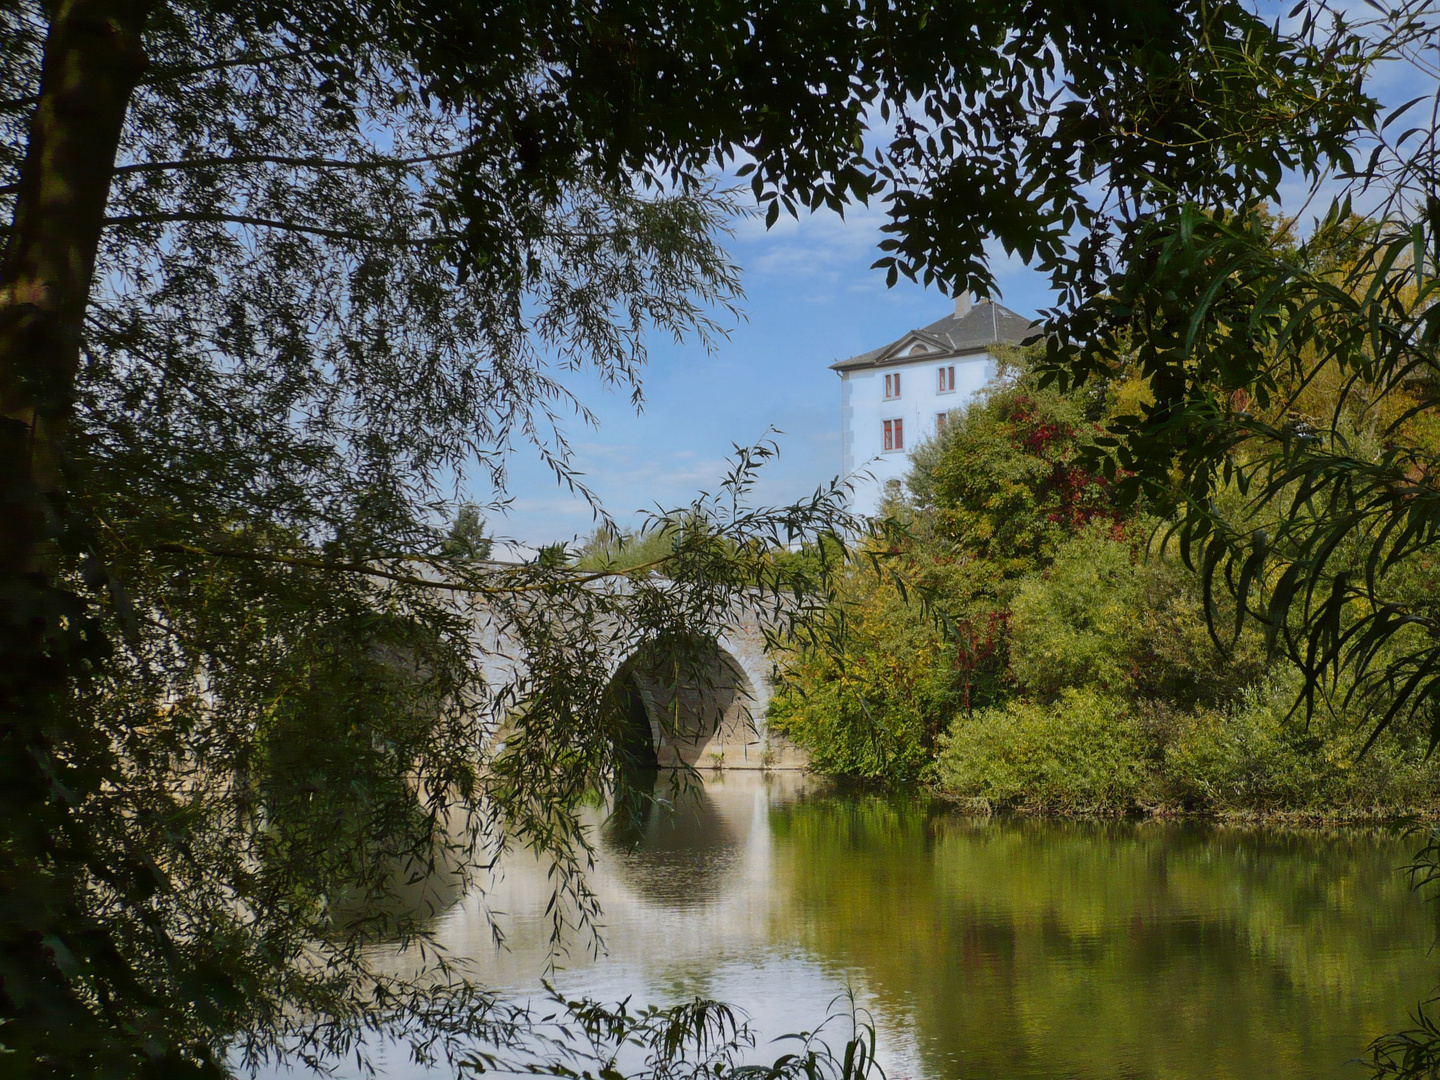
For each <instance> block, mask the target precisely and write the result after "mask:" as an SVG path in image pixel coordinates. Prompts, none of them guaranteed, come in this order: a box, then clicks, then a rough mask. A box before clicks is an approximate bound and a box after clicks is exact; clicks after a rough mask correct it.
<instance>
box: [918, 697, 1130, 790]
mask: <svg viewBox="0 0 1440 1080" xmlns="http://www.w3.org/2000/svg"><path fill="white" fill-rule="evenodd" d="M1146 743H1147V741H1146V739H1145V738H1144V735H1143V733H1142V731H1141V729H1140V727H1139V726H1138V725H1137V724H1136V722H1135V720H1134V717H1133V715H1132V713H1131V711H1130V707H1129V706H1128V705H1127V704H1126V703H1125V702H1124V701H1123V700H1121V699H1119V698H1114V697H1107V696H1105V695H1103V694H1101V693H1098V692H1096V691H1092V690H1080V689H1075V688H1072V687H1067V688H1065V689H1064V690H1062V691H1061V692H1060V694H1059V697H1058V698H1057V699H1056V700H1055V701H1054V702H1053V703H1051V704H1048V705H1042V704H1039V703H1035V702H1025V701H1021V700H1012V701H1009V702H1007V703H1005V704H1004V705H993V706H991V707H989V708H986V709H977V710H976V711H975V712H974V713H972V714H970V715H968V716H962V717H960V718H958V719H957V720H956V721H955V723H954V724H953V725H952V726H951V728H950V730H949V731H948V732H947V733H946V734H945V736H944V737H943V738H942V739H941V742H940V753H939V756H938V757H937V758H936V760H935V778H936V782H937V784H938V786H939V788H940V790H941V791H943V792H945V793H946V794H948V795H952V796H955V797H958V798H963V799H970V800H975V801H978V802H983V803H985V804H988V805H989V806H993V807H1000V808H1012V807H1013V808H1018V809H1024V810H1031V811H1040V812H1061V813H1092V814H1093V813H1101V814H1104V813H1124V812H1125V811H1128V810H1131V809H1133V808H1135V807H1136V806H1137V805H1138V804H1139V802H1140V797H1141V793H1142V790H1143V788H1144V785H1145V781H1146V780H1147V779H1148V776H1149V772H1150V761H1149V757H1148V753H1147V751H1148V747H1147V744H1146Z"/></svg>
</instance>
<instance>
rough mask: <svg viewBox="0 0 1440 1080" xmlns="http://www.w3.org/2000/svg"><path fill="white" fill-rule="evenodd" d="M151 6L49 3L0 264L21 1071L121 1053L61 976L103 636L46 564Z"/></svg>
mask: <svg viewBox="0 0 1440 1080" xmlns="http://www.w3.org/2000/svg"><path fill="white" fill-rule="evenodd" d="M152 3H153V0H62V2H60V3H58V4H55V5H53V6H51V5H47V8H48V10H50V11H51V12H52V13H53V17H52V21H51V23H50V28H49V33H48V36H47V39H46V45H45V55H44V61H43V67H42V70H41V82H40V96H39V102H38V104H37V105H36V107H35V112H34V115H33V116H32V118H31V124H30V131H29V141H28V144H27V147H26V155H25V160H24V164H23V166H22V169H21V174H20V183H19V189H18V193H17V197H16V204H15V219H14V223H13V229H12V231H11V234H10V239H9V245H8V247H7V249H6V250H5V252H4V257H3V262H0V897H3V900H4V903H3V905H0V1020H3V1021H4V1024H3V1031H4V1042H5V1044H6V1046H7V1047H8V1048H9V1050H10V1051H11V1053H9V1054H7V1055H6V1057H7V1059H8V1060H9V1061H10V1063H11V1067H14V1068H16V1069H17V1070H18V1074H19V1075H27V1076H45V1075H64V1074H67V1073H75V1074H77V1075H78V1073H79V1072H81V1071H84V1072H90V1071H99V1069H100V1068H102V1067H103V1066H102V1062H103V1061H105V1059H107V1058H109V1059H111V1061H112V1063H113V1062H114V1061H115V1059H116V1058H117V1057H118V1058H121V1059H127V1058H128V1059H129V1060H130V1061H131V1062H133V1061H134V1054H133V1050H131V1049H130V1048H129V1047H126V1046H125V1042H126V1041H127V1040H126V1039H125V1037H124V1035H123V1034H122V1033H121V1032H119V1031H116V1030H114V1029H113V1025H111V1024H108V1023H106V1022H105V1021H104V1020H103V1019H101V1018H100V1017H97V1016H95V1015H94V1014H93V1012H92V1011H91V1008H90V1007H89V1006H88V1005H87V1004H86V1000H85V998H84V997H83V996H82V995H81V994H79V993H77V988H76V986H75V985H74V984H73V982H72V981H71V975H70V974H67V972H71V973H73V972H74V970H75V965H78V966H79V967H80V968H81V969H85V968H91V969H92V970H93V969H94V963H93V961H94V960H95V959H96V957H97V956H99V955H102V954H106V953H108V952H109V950H107V949H106V946H105V942H104V936H105V931H104V928H100V927H96V926H94V925H93V923H92V922H91V921H90V917H89V916H88V915H87V914H86V911H85V903H84V900H83V896H84V884H83V883H84V882H85V879H86V876H87V875H86V867H87V865H89V864H90V863H91V861H92V860H91V856H92V855H93V854H94V853H93V852H89V851H87V849H86V843H85V838H84V836H83V834H82V831H81V830H80V829H78V828H77V827H76V822H75V814H74V810H75V807H76V806H77V805H78V804H80V803H81V802H82V801H83V800H84V799H85V797H86V796H87V795H88V794H89V793H90V792H92V791H94V790H95V789H96V788H97V786H98V785H99V784H100V783H101V782H102V781H103V778H104V774H105V769H104V768H103V765H100V763H101V762H103V760H104V757H105V750H106V749H107V748H105V747H104V746H103V742H101V741H100V740H99V739H98V734H99V733H97V732H91V731H87V730H86V726H85V725H84V722H83V719H82V718H80V717H76V716H73V715H71V714H70V710H68V709H67V708H66V707H65V699H66V697H67V693H66V690H67V686H68V685H69V683H70V681H71V680H72V679H74V678H76V677H77V676H78V675H79V674H80V672H81V670H82V668H83V666H84V664H86V663H87V662H88V661H89V660H90V659H93V655H94V653H95V652H96V650H97V649H99V648H100V647H101V646H100V640H99V635H98V634H97V633H96V632H95V628H94V627H92V626H87V623H88V620H87V618H86V616H85V610H86V604H85V602H84V601H83V600H82V598H80V597H78V596H76V595H74V594H73V593H72V592H70V591H68V590H67V589H66V588H64V586H63V582H62V581H61V580H59V575H58V571H59V569H60V567H61V566H62V565H66V564H67V563H68V564H69V565H72V566H73V565H74V564H73V563H72V562H70V560H71V559H73V558H74V557H75V556H77V555H80V554H82V552H83V547H84V545H83V544H81V543H80V542H79V537H80V536H81V535H83V530H80V529H77V528H76V527H75V525H74V522H73V520H72V519H71V517H70V515H68V514H67V513H66V512H65V509H64V498H63V491H62V483H61V479H62V464H63V453H64V452H63V449H62V446H61V439H62V437H63V435H64V432H65V428H66V425H67V422H68V421H69V419H70V416H71V411H72V408H73V397H74V387H75V375H76V371H77V368H78V364H79V357H80V345H81V338H82V332H83V327H84V318H85V310H86V307H87V305H88V303H89V298H90V290H91V279H92V278H93V276H94V271H95V258H96V252H97V249H98V247H99V243H100V234H101V230H102V228H103V222H104V217H105V206H106V202H107V200H108V199H109V192H110V181H111V176H112V173H113V170H114V165H115V156H116V153H117V150H118V147H119V143H120V132H121V128H122V126H123V124H124V122H125V115H126V112H127V110H128V108H129V104H130V99H131V96H132V94H133V92H134V89H135V85H136V83H137V82H138V80H139V78H140V75H141V73H142V71H143V69H144V63H145V57H144V52H143V50H142V48H141V38H140V32H141V30H142V28H143V25H144V21H145V18H146V16H147V15H148V13H149V10H150V7H151V6H152ZM62 559H63V560H64V562H62ZM87 631H88V632H87ZM97 750H98V751H99V754H98V758H97V755H96V753H95V752H96V751H97ZM97 765H100V767H98V768H97V767H96V766H97ZM97 931H98V934H97ZM61 958H63V959H61ZM62 968H63V969H64V970H62Z"/></svg>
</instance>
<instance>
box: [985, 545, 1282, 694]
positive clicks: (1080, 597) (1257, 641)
mask: <svg viewBox="0 0 1440 1080" xmlns="http://www.w3.org/2000/svg"><path fill="white" fill-rule="evenodd" d="M1152 526H1153V523H1151V522H1145V521H1139V522H1134V523H1131V525H1130V526H1129V527H1128V530H1127V531H1118V530H1117V529H1116V528H1115V527H1114V526H1110V525H1105V524H1103V523H1102V524H1099V525H1096V526H1092V527H1091V528H1089V529H1087V530H1085V531H1084V532H1082V533H1080V534H1079V535H1077V536H1075V537H1074V538H1072V539H1070V540H1068V541H1066V542H1065V543H1064V544H1062V545H1061V546H1060V548H1059V549H1058V551H1057V552H1056V556H1055V561H1054V563H1053V564H1052V565H1051V566H1050V567H1049V568H1048V569H1047V570H1045V571H1043V572H1039V573H1034V574H1031V575H1029V576H1028V577H1026V578H1025V579H1024V580H1023V581H1022V582H1021V584H1020V587H1019V589H1018V590H1017V592H1016V595H1015V599H1014V602H1013V604H1012V606H1011V618H1010V634H1011V642H1010V672H1011V675H1012V676H1013V678H1014V679H1015V681H1016V683H1017V684H1018V685H1019V686H1020V687H1021V688H1022V689H1023V690H1024V691H1026V692H1027V693H1030V694H1035V695H1039V696H1040V697H1041V698H1042V699H1048V698H1053V697H1054V696H1055V695H1056V694H1057V693H1059V692H1060V690H1061V689H1062V688H1064V687H1067V686H1093V687H1095V688H1097V689H1099V690H1101V691H1103V692H1105V693H1111V694H1123V695H1126V696H1129V697H1131V698H1134V699H1139V700H1158V701H1163V702H1166V703H1169V704H1170V705H1172V706H1178V707H1182V708H1189V707H1191V706H1194V705H1196V704H1206V705H1213V704H1215V703H1217V702H1224V701H1227V700H1230V699H1231V698H1233V697H1235V696H1236V695H1238V694H1239V693H1241V692H1242V691H1243V690H1244V689H1245V688H1246V687H1247V686H1248V685H1250V684H1251V683H1252V682H1254V680H1255V679H1257V678H1258V677H1259V676H1260V674H1261V673H1262V672H1263V670H1264V667H1265V649H1264V642H1263V640H1261V637H1260V635H1259V634H1258V633H1255V632H1254V631H1253V630H1251V631H1249V632H1247V633H1245V634H1244V635H1243V636H1242V637H1241V638H1240V639H1239V640H1238V641H1236V642H1235V643H1234V644H1232V645H1231V646H1230V647H1229V648H1228V649H1224V650H1222V649H1221V648H1220V647H1219V646H1218V645H1217V644H1216V642H1215V640H1214V638H1213V636H1212V634H1211V632H1210V627H1209V625H1208V623H1207V620H1206V612H1205V601H1204V597H1203V595H1202V590H1201V587H1200V581H1199V578H1198V577H1197V576H1196V575H1195V574H1194V573H1193V572H1192V571H1191V570H1189V569H1188V568H1187V567H1186V566H1185V565H1184V564H1183V563H1182V562H1181V561H1180V559H1179V558H1178V556H1177V555H1176V554H1175V553H1174V552H1173V550H1172V549H1168V548H1166V547H1164V546H1163V545H1161V544H1159V543H1158V542H1156V543H1152V544H1150V545H1148V550H1147V544H1146V542H1145V537H1146V533H1147V531H1148V530H1149V529H1150V528H1151V527H1152ZM1117 531H1118V535H1117Z"/></svg>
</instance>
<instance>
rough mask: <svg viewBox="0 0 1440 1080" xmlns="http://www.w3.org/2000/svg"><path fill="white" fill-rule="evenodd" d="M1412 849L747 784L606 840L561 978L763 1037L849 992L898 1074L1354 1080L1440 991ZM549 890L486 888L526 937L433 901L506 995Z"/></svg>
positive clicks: (526, 865)
mask: <svg viewBox="0 0 1440 1080" xmlns="http://www.w3.org/2000/svg"><path fill="white" fill-rule="evenodd" d="M1413 846H1414V843H1413V841H1410V840H1406V839H1404V838H1397V837H1394V836H1388V835H1385V834H1383V833H1376V832H1362V831H1341V830H1336V831H1279V830H1259V829H1238V828H1223V827H1212V826H1201V825H1195V824H1166V823H1157V822H1045V821H1028V820H994V819H991V820H978V819H974V818H966V817H962V816H958V815H954V814H949V813H944V812H940V811H937V810H935V809H933V808H931V809H927V808H925V807H924V806H922V805H920V804H917V803H915V802H911V801H906V800H901V799H889V798H884V797H871V796H859V797H844V796H837V795H834V794H827V793H826V789H825V788H824V787H823V786H822V785H820V784H819V783H817V782H815V781H813V780H807V779H805V778H803V777H800V776H794V775H780V776H774V777H761V776H756V775H747V774H734V773H732V774H729V775H727V776H725V778H724V779H723V780H715V781H711V782H708V783H707V784H706V785H705V786H704V788H703V790H702V791H700V792H698V793H697V797H695V798H692V799H691V800H690V801H689V802H682V803H681V804H680V805H679V806H678V807H677V809H676V810H675V812H674V813H673V814H668V815H667V814H664V813H661V812H658V811H657V812H656V813H655V814H654V815H652V817H651V819H650V821H649V823H648V824H647V825H646V826H645V827H644V828H643V829H640V830H638V831H637V832H635V833H631V834H628V835H626V834H621V833H615V832H607V833H605V839H604V841H603V845H602V855H601V860H600V863H599V866H598V868H597V870H596V872H595V875H594V880H593V884H594V887H595V888H596V890H597V891H598V893H599V895H600V896H601V898H602V900H603V902H604V905H605V926H604V931H603V933H604V944H605V947H606V950H607V951H606V954H605V955H603V956H601V957H600V958H598V959H593V958H590V957H589V956H587V954H586V950H585V949H584V948H583V946H577V947H576V948H574V949H572V950H571V954H570V955H569V956H568V957H565V958H562V959H561V960H560V962H559V966H560V969H561V970H560V971H559V972H558V975H557V976H556V982H557V983H558V984H559V985H560V986H561V987H562V989H564V990H565V991H567V992H570V993H582V994H588V995H591V996H594V997H599V998H604V999H608V1000H617V999H620V998H623V997H626V996H632V995H633V997H634V998H635V1000H637V1001H649V1002H656V1003H665V1002H673V1001H678V1000H682V999H684V998H687V997H691V996H694V995H704V996H709V997H714V998H719V999H722V1000H725V1001H729V1002H732V1003H735V1004H738V1005H740V1006H742V1007H743V1008H744V1009H745V1010H746V1011H747V1012H748V1013H749V1014H750V1015H751V1017H752V1018H753V1019H754V1021H755V1022H756V1024H757V1026H758V1027H759V1029H760V1030H761V1032H762V1033H763V1034H764V1035H765V1036H767V1037H768V1036H774V1035H778V1034H781V1033H783V1032H786V1031H794V1030H800V1029H803V1028H812V1027H814V1026H815V1024H816V1023H817V1022H818V1021H819V1020H820V1019H821V1018H823V1017H824V1015H825V1014H826V1011H827V1008H828V1006H829V1004H830V1002H831V1001H832V999H833V998H834V997H835V995H836V994H837V993H839V992H841V991H843V990H844V989H845V987H846V986H847V984H848V985H849V986H851V987H853V988H854V990H855V991H856V993H857V995H858V997H859V999H860V1000H861V1002H862V1003H863V1004H864V1005H865V1006H866V1007H867V1008H868V1009H869V1010H870V1011H871V1013H872V1014H873V1016H874V1018H875V1021H876V1024H877V1027H878V1028H879V1031H880V1038H881V1042H882V1050H883V1057H882V1060H883V1061H884V1063H885V1065H886V1067H887V1071H889V1073H890V1075H891V1076H892V1077H916V1078H918V1077H925V1078H935V1080H941V1078H947V1080H948V1078H964V1080H990V1078H996V1080H998V1078H1002V1077H1003V1078H1006V1080H1011V1078H1021V1077H1033V1078H1037V1080H1038V1078H1044V1080H1061V1078H1065V1080H1069V1078H1077V1080H1078V1078H1086V1080H1088V1078H1096V1080H1101V1078H1104V1080H1113V1078H1116V1077H1135V1078H1140V1077H1146V1078H1148V1077H1154V1078H1196V1080H1199V1078H1205V1080H1219V1078H1230V1077H1234V1078H1237V1080H1238V1078H1244V1080H1255V1078H1259V1077H1268V1078H1277V1080H1279V1078H1292V1077H1293V1078H1301V1077H1303V1078H1306V1080H1312V1078H1326V1077H1353V1078H1356V1080H1358V1078H1360V1077H1363V1076H1364V1075H1365V1071H1364V1069H1363V1068H1361V1067H1360V1066H1358V1065H1356V1064H1354V1063H1353V1061H1352V1059H1354V1058H1355V1057H1356V1056H1357V1055H1359V1054H1360V1053H1361V1052H1362V1051H1363V1050H1364V1048H1365V1045H1366V1043H1367V1042H1368V1041H1369V1040H1370V1039H1371V1038H1373V1037H1374V1036H1376V1035H1378V1034H1381V1033H1383V1032H1386V1031H1389V1030H1393V1029H1396V1028H1398V1027H1402V1026H1404V1025H1405V1024H1406V1019H1407V1014H1408V1013H1409V1011H1410V1010H1412V1009H1413V1008H1414V1007H1415V1005H1416V1003H1417V1002H1418V1001H1419V1000H1420V999H1422V998H1424V997H1427V996H1428V995H1429V994H1430V992H1431V991H1432V990H1433V988H1434V986H1435V984H1436V983H1437V981H1440V962H1437V957H1440V953H1437V954H1432V953H1430V952H1429V947H1430V945H1431V943H1432V941H1433V939H1434V938H1435V934H1436V929H1437V926H1436V912H1435V908H1434V906H1431V905H1425V904H1423V903H1421V902H1420V901H1419V900H1418V899H1417V898H1416V897H1414V896H1413V895H1412V894H1411V893H1410V892H1409V890H1408V888H1407V887H1406V884H1405V881H1404V878H1403V875H1401V874H1400V873H1397V867H1399V866H1400V865H1401V864H1403V863H1404V862H1405V861H1406V859H1407V856H1408V854H1409V852H1410V849H1411V848H1412V847H1413ZM548 896H549V893H548V888H547V885H546V881H545V875H544V872H543V868H542V867H539V866H537V865H535V864H534V863H533V861H531V860H529V859H528V857H526V858H521V859H518V860H516V861H515V862H514V863H513V864H512V865H510V866H509V867H508V868H507V870H506V872H505V875H504V878H503V880H502V881H501V882H500V883H499V884H498V885H497V886H496V887H495V888H494V890H493V891H491V892H490V893H489V894H488V896H487V898H486V903H488V905H489V908H490V910H491V911H499V912H503V913H504V914H503V917H502V918H501V924H502V925H503V926H504V927H505V929H506V931H507V933H508V936H509V941H508V948H507V949H505V950H497V949H496V948H495V946H494V943H493V940H492V936H491V929H490V921H489V917H488V916H487V914H486V910H485V908H484V907H483V906H482V904H481V902H480V900H479V898H478V897H469V898H466V899H464V900H461V901H460V902H459V903H457V904H456V905H455V907H453V908H452V909H450V910H449V911H448V912H447V913H446V914H445V915H444V916H443V917H442V919H441V922H440V926H439V934H440V938H441V940H442V941H443V942H444V943H445V944H446V945H447V946H448V947H449V948H450V949H451V950H452V951H453V952H454V953H456V954H459V955H464V956H468V957H472V958H474V960H475V961H476V963H477V965H478V966H479V968H480V970H481V971H482V972H483V977H484V978H485V979H486V980H487V981H489V982H490V984H491V985H493V986H496V987H505V988H509V989H511V990H513V991H516V992H519V993H522V994H523V993H526V992H529V991H531V990H534V989H535V988H537V987H538V986H539V983H540V979H541V977H542V974H543V972H544V968H545V964H546V960H547V956H548V934H549V922H548V920H547V919H546V918H545V916H544V905H545V902H546V900H547V899H548ZM762 1049H763V1051H764V1056H765V1057H766V1058H767V1060H768V1059H769V1058H772V1057H774V1056H775V1055H776V1054H778V1053H779V1052H780V1050H779V1049H778V1048H775V1047H762ZM1347 1062H1349V1063H1348V1064H1347ZM387 1064H388V1068H387V1070H386V1071H387V1072H389V1073H390V1075H396V1074H397V1073H403V1072H406V1071H407V1070H406V1069H405V1067H404V1066H403V1065H402V1064H401V1063H400V1062H399V1061H392V1062H390V1063H387Z"/></svg>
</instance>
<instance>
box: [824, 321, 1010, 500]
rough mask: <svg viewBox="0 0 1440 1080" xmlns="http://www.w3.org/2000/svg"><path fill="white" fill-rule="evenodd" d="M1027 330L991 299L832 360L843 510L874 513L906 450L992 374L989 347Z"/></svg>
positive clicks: (906, 463) (904, 464)
mask: <svg viewBox="0 0 1440 1080" xmlns="http://www.w3.org/2000/svg"><path fill="white" fill-rule="evenodd" d="M1029 334H1030V321H1029V320H1028V319H1024V318H1022V317H1021V316H1019V315H1016V314H1015V313H1014V312H1012V311H1009V310H1007V309H1005V308H1003V307H1000V306H999V305H998V304H991V303H988V302H982V303H979V304H975V305H974V306H973V307H972V306H971V305H970V304H969V303H967V302H965V301H963V300H962V301H960V302H959V303H957V304H956V313H955V314H954V315H951V316H947V317H946V318H944V319H941V320H940V321H939V322H936V323H933V324H931V325H930V326H927V327H925V328H923V329H921V330H912V331H910V332H909V333H907V334H906V335H905V336H904V337H901V338H900V339H899V340H897V341H894V342H892V343H891V344H889V345H886V346H884V347H882V348H880V349H875V350H872V351H871V352H868V353H864V354H862V355H861V356H857V357H854V358H852V359H850V360H845V361H841V362H839V363H836V364H833V365H832V367H833V368H834V369H835V371H836V372H837V373H838V374H839V375H840V433H841V434H840V444H841V454H842V457H843V461H842V468H843V475H844V476H845V477H847V478H848V479H849V480H850V482H851V484H852V485H853V489H854V494H853V496H852V501H851V509H852V510H853V511H855V512H856V513H859V514H865V515H874V514H875V513H876V512H877V510H878V508H879V505H880V502H881V499H882V498H883V496H884V493H885V489H886V484H887V482H890V481H894V482H896V483H899V482H902V481H903V479H904V477H905V474H906V473H907V472H908V471H909V468H910V460H909V455H910V451H911V450H913V449H915V447H916V446H918V445H919V444H920V443H921V442H923V441H925V440H926V439H931V438H934V437H935V434H936V432H937V430H938V429H939V427H940V425H941V424H943V423H945V422H946V419H948V417H949V414H950V413H951V412H953V411H954V410H956V409H960V408H963V407H964V406H965V405H966V404H967V403H968V402H969V401H971V400H972V399H973V398H974V397H975V395H976V394H977V393H979V391H980V389H981V388H982V387H984V386H985V385H986V384H987V383H988V382H989V381H990V380H991V379H993V378H994V377H995V370H996V363H995V357H994V355H993V353H992V351H991V349H992V348H993V346H995V345H997V344H1002V343H1003V344H1015V343H1018V342H1019V341H1022V340H1024V338H1025V337H1027V336H1029Z"/></svg>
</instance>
